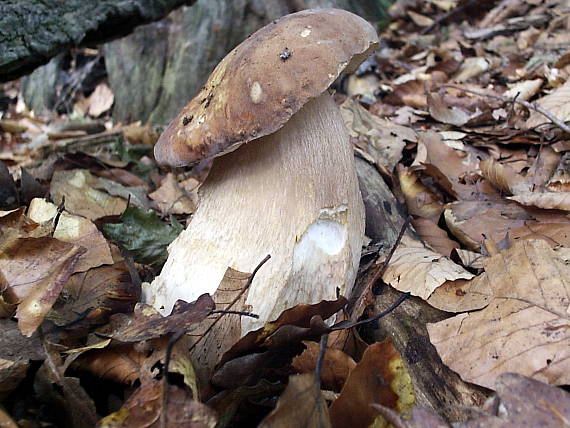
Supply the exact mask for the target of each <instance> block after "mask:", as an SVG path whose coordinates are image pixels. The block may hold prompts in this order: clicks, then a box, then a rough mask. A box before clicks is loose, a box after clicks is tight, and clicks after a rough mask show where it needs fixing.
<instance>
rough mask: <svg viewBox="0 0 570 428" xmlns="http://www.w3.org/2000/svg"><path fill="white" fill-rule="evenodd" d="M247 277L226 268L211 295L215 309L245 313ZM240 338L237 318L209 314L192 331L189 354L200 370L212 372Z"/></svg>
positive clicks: (239, 326)
mask: <svg viewBox="0 0 570 428" xmlns="http://www.w3.org/2000/svg"><path fill="white" fill-rule="evenodd" d="M250 277H251V274H249V273H242V272H239V271H237V270H235V269H232V268H228V269H227V270H226V273H225V274H224V277H223V278H222V281H221V282H220V285H219V286H218V289H217V290H216V292H215V293H214V295H213V296H212V298H213V299H214V302H215V305H216V308H217V309H218V310H227V311H230V310H231V311H245V310H247V307H246V305H245V299H246V298H247V286H248V284H249V278H250ZM240 337H242V331H241V317H240V316H239V315H235V314H212V315H210V316H209V317H208V318H206V319H205V320H204V321H203V322H201V323H200V324H199V325H198V326H197V329H196V330H194V331H193V332H192V338H191V342H192V343H191V347H190V352H191V353H192V356H193V358H194V360H195V361H196V364H198V365H199V366H200V367H201V368H207V369H212V368H213V367H214V366H215V365H216V364H217V363H218V362H219V361H220V358H221V356H222V355H223V354H224V353H225V352H226V351H227V350H228V349H230V348H231V347H232V345H233V344H234V343H236V342H237V341H238V340H239V339H240Z"/></svg>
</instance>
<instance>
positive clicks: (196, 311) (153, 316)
mask: <svg viewBox="0 0 570 428" xmlns="http://www.w3.org/2000/svg"><path fill="white" fill-rule="evenodd" d="M213 309H214V301H213V300H212V298H211V297H210V295H209V294H202V295H201V296H200V297H198V299H197V300H196V301H195V302H192V303H186V302H183V301H182V300H178V301H177V302H176V303H175V304H174V308H173V309H172V312H171V314H170V315H168V316H166V317H163V316H162V315H160V314H159V313H158V312H156V310H154V309H152V308H150V307H149V306H147V305H144V304H138V305H137V306H136V307H135V311H134V313H133V316H132V317H131V318H128V319H124V318H120V322H119V323H118V324H119V325H115V326H114V331H113V332H110V333H105V335H106V336H108V337H112V338H113V339H115V340H118V341H119V342H127V343H128V342H139V341H141V340H149V339H154V338H158V337H161V336H164V335H166V334H169V333H174V332H180V331H184V332H188V331H191V330H193V329H195V328H196V326H195V324H197V323H199V322H201V321H203V320H204V319H205V318H206V317H207V316H208V315H210V313H211V312H212V310H213ZM115 317H116V315H115Z"/></svg>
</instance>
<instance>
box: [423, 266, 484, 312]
mask: <svg viewBox="0 0 570 428" xmlns="http://www.w3.org/2000/svg"><path fill="white" fill-rule="evenodd" d="M489 287H490V286H489V281H488V278H487V275H486V274H485V273H482V274H480V275H479V276H477V277H475V278H473V279H471V280H465V279H458V280H455V281H447V282H446V283H445V284H443V285H442V286H441V287H438V288H437V289H436V290H435V291H434V292H433V293H432V294H431V296H429V299H427V302H428V303H429V304H430V305H431V306H433V307H434V308H437V309H441V310H442V311H446V312H466V311H474V310H477V309H482V308H484V307H486V306H487V305H488V304H489V302H490V301H491V297H490V294H491V289H490V288H489Z"/></svg>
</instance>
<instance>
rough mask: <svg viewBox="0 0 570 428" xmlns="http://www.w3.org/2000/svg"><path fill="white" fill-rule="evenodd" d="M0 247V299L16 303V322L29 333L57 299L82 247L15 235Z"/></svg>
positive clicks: (29, 334)
mask: <svg viewBox="0 0 570 428" xmlns="http://www.w3.org/2000/svg"><path fill="white" fill-rule="evenodd" d="M2 250H3V251H2V253H1V257H0V273H1V274H2V277H3V278H2V279H1V280H2V281H3V282H5V283H4V284H0V286H2V285H4V286H5V288H6V291H4V299H6V300H7V301H8V302H9V303H18V309H17V310H16V317H17V318H18V325H19V327H20V330H21V331H22V333H23V334H24V335H26V336H28V337H29V336H31V335H32V333H33V332H34V331H35V330H36V328H37V327H38V326H39V325H40V324H41V323H42V321H43V319H44V317H45V316H46V314H47V313H48V312H49V310H50V309H51V307H52V305H53V304H54V303H55V301H56V300H57V298H58V296H59V294H60V292H61V290H62V289H63V287H64V286H65V284H66V282H67V280H68V279H69V277H70V276H71V274H72V273H73V272H74V269H75V265H76V264H77V261H78V260H79V258H80V257H81V255H82V254H83V253H84V252H85V249H84V248H83V247H78V246H76V245H73V244H70V243H67V242H62V241H59V240H57V239H54V238H50V237H44V238H20V239H16V240H14V241H13V242H12V243H11V244H10V245H8V246H7V247H5V248H3V249H2Z"/></svg>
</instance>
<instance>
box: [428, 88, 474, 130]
mask: <svg viewBox="0 0 570 428" xmlns="http://www.w3.org/2000/svg"><path fill="white" fill-rule="evenodd" d="M427 103H428V108H429V113H430V114H431V117H433V118H434V119H435V120H437V121H439V122H441V123H447V124H450V125H455V126H462V125H465V124H466V123H467V122H468V121H469V119H471V114H469V113H467V112H466V111H465V110H462V109H461V108H459V107H455V106H449V105H448V104H447V103H446V102H445V99H444V98H443V96H442V95H440V94H438V93H437V92H428V93H427Z"/></svg>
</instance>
